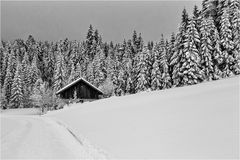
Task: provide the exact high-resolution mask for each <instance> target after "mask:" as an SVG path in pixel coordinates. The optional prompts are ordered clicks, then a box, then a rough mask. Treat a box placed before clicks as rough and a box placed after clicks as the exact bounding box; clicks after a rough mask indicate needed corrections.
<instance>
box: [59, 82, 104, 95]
mask: <svg viewBox="0 0 240 160" xmlns="http://www.w3.org/2000/svg"><path fill="white" fill-rule="evenodd" d="M56 94H57V95H59V96H60V98H63V99H72V98H74V94H76V96H77V98H78V99H83V100H84V99H99V96H100V95H103V92H102V91H101V90H99V89H98V88H97V87H95V86H94V85H92V84H91V83H89V82H88V81H87V80H85V79H84V78H79V79H77V80H75V81H73V82H71V83H70V84H68V85H66V86H65V87H63V88H61V89H60V90H58V91H57V92H56Z"/></svg>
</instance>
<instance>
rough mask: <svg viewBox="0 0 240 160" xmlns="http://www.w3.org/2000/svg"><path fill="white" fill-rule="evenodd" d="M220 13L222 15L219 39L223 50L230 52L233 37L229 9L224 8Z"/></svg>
mask: <svg viewBox="0 0 240 160" xmlns="http://www.w3.org/2000/svg"><path fill="white" fill-rule="evenodd" d="M222 12H223V14H222V16H221V20H220V24H221V27H220V38H221V43H222V46H223V47H224V49H225V50H227V51H228V52H230V51H231V50H232V49H233V41H232V39H233V37H232V36H233V35H232V30H231V24H230V20H229V8H224V9H223V11H222Z"/></svg>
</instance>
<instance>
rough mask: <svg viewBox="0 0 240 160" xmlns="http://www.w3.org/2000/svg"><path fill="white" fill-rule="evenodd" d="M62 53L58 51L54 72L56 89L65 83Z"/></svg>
mask: <svg viewBox="0 0 240 160" xmlns="http://www.w3.org/2000/svg"><path fill="white" fill-rule="evenodd" d="M64 67H65V66H64V60H63V56H62V53H61V52H59V51H58V57H57V62H56V69H55V73H54V90H55V91H57V90H59V89H61V88H62V87H63V86H64V85H65V70H66V69H65V68H64Z"/></svg>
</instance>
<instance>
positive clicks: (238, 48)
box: [230, 0, 240, 74]
mask: <svg viewBox="0 0 240 160" xmlns="http://www.w3.org/2000/svg"><path fill="white" fill-rule="evenodd" d="M230 11H231V24H232V33H233V44H234V49H233V58H234V62H233V63H234V64H233V71H234V73H235V74H240V2H239V0H232V1H231V5H230Z"/></svg>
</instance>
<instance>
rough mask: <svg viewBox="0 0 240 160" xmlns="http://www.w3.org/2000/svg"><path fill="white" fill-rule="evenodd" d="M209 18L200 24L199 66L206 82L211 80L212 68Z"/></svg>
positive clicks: (211, 29)
mask: <svg viewBox="0 0 240 160" xmlns="http://www.w3.org/2000/svg"><path fill="white" fill-rule="evenodd" d="M210 21H211V18H205V19H203V20H202V23H201V29H200V30H201V49H200V54H201V66H202V67H203V71H204V76H205V78H206V79H207V80H212V79H213V73H214V66H213V61H212V55H213V44H212V40H211V33H212V32H211V31H213V30H214V28H211V23H212V22H210Z"/></svg>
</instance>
